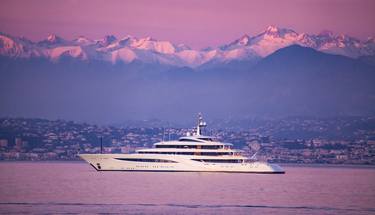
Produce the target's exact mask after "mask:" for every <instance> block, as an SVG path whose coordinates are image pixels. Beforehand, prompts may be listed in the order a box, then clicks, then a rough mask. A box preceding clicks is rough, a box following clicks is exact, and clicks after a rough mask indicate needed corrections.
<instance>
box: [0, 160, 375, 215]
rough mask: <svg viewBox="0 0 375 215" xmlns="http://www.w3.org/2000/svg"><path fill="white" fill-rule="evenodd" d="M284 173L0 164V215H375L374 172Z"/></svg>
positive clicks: (307, 169)
mask: <svg viewBox="0 0 375 215" xmlns="http://www.w3.org/2000/svg"><path fill="white" fill-rule="evenodd" d="M282 166H283V165H282ZM283 167H284V169H285V170H286V174H243V173H186V172H176V173H173V172H161V173H157V172H97V171H96V170H94V169H93V168H92V167H91V166H90V165H88V164H86V163H84V162H0V213H1V214H100V213H104V214H375V168H363V167H339V166H283Z"/></svg>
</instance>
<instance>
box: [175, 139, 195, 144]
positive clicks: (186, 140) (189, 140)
mask: <svg viewBox="0 0 375 215" xmlns="http://www.w3.org/2000/svg"><path fill="white" fill-rule="evenodd" d="M178 141H181V142H182V141H183V142H198V143H199V142H200V141H198V140H192V139H179V140H178Z"/></svg>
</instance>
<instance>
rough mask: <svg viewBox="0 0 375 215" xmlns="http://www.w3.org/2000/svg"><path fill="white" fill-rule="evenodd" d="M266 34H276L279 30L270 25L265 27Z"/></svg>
mask: <svg viewBox="0 0 375 215" xmlns="http://www.w3.org/2000/svg"><path fill="white" fill-rule="evenodd" d="M266 32H268V33H277V32H279V28H278V27H276V26H274V25H270V26H268V27H267V29H266Z"/></svg>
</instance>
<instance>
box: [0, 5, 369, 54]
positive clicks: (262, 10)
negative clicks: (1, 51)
mask: <svg viewBox="0 0 375 215" xmlns="http://www.w3.org/2000/svg"><path fill="white" fill-rule="evenodd" d="M0 4H1V5H0V31H2V32H6V33H9V34H12V35H16V36H21V35H22V36H26V37H27V38H30V39H32V40H41V39H42V38H45V37H46V36H47V35H48V34H50V33H54V34H57V35H60V36H62V37H64V38H67V39H73V38H75V37H77V36H79V35H85V36H87V37H90V38H93V39H97V38H100V37H103V36H104V35H107V34H114V35H115V36H117V37H122V36H125V35H128V34H129V35H133V36H137V37H145V36H152V37H154V38H156V39H160V40H169V41H172V42H174V43H185V44H187V45H189V46H191V47H192V48H203V47H207V46H216V45H218V44H223V43H226V42H229V41H232V40H234V39H236V38H238V37H240V36H241V35H243V34H245V33H246V34H249V35H255V34H257V33H259V32H261V31H263V30H264V29H265V28H266V27H267V26H268V25H276V26H280V27H287V28H292V29H294V30H296V31H297V32H307V33H318V32H320V31H322V30H326V29H328V30H332V31H333V32H335V33H345V34H349V35H352V36H355V37H359V38H361V39H365V38H367V37H369V36H375V28H374V26H375V12H374V11H375V1H373V0H283V1H281V0H238V1H236V0H186V1H182V0H173V1H172V0H134V1H125V0H118V1H99V0H64V1H62V0H60V1H55V0H34V1H29V0H25V1H19V0H2V1H1V3H0Z"/></svg>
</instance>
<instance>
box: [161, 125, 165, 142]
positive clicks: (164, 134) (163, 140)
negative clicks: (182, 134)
mask: <svg viewBox="0 0 375 215" xmlns="http://www.w3.org/2000/svg"><path fill="white" fill-rule="evenodd" d="M164 135H165V128H163V141H162V142H164Z"/></svg>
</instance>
